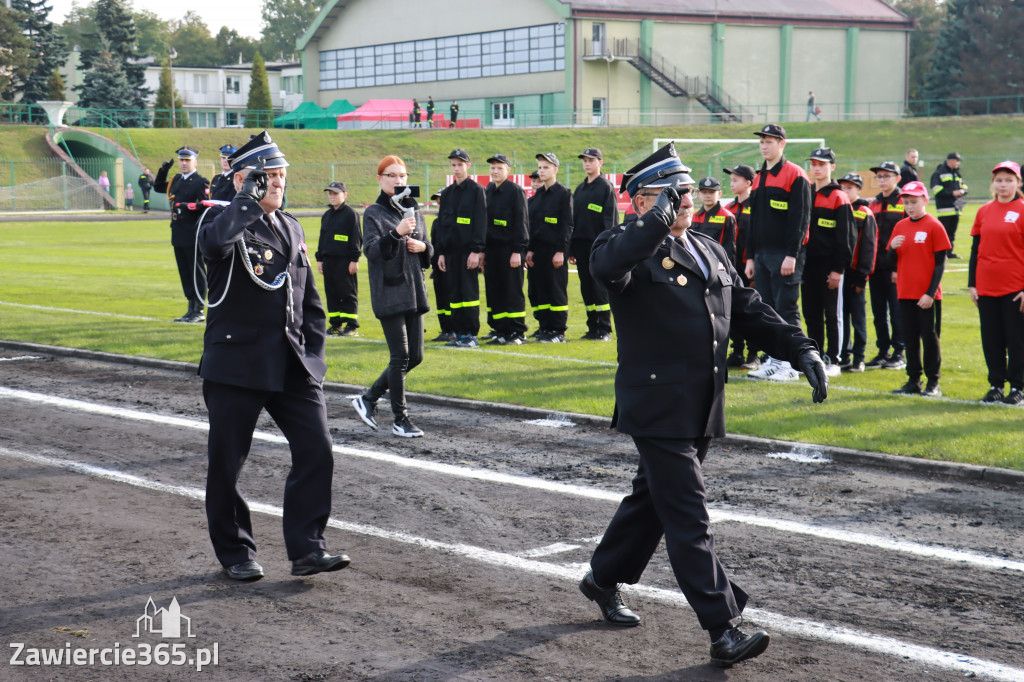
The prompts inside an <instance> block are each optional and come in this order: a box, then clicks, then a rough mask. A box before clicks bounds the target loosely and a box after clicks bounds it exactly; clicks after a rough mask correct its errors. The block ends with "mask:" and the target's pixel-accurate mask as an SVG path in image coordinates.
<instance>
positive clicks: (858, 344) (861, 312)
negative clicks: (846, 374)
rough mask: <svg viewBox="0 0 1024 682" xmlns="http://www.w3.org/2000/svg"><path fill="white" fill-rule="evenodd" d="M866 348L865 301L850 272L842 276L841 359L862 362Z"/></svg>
mask: <svg viewBox="0 0 1024 682" xmlns="http://www.w3.org/2000/svg"><path fill="white" fill-rule="evenodd" d="M867 346H868V316H867V301H866V300H865V296H864V290H863V289H861V290H860V291H857V285H856V283H855V282H854V281H853V275H852V274H851V271H850V270H847V271H846V274H845V275H844V276H843V350H842V353H841V357H842V358H843V359H845V358H850V357H852V359H853V361H854V362H863V360H864V353H865V351H866V350H867Z"/></svg>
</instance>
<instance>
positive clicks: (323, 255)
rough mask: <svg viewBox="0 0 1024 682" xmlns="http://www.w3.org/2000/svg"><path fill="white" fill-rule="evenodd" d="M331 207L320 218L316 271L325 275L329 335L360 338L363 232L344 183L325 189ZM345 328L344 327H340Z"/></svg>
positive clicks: (332, 184)
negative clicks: (359, 277)
mask: <svg viewBox="0 0 1024 682" xmlns="http://www.w3.org/2000/svg"><path fill="white" fill-rule="evenodd" d="M324 191H325V192H327V201H328V203H330V205H331V206H330V208H328V209H327V210H326V211H324V214H323V215H322V216H320V240H319V242H318V244H317V249H316V260H317V270H318V271H319V273H320V274H321V275H323V276H324V302H325V303H326V304H327V320H328V322H329V323H330V327H328V329H327V335H328V336H359V280H358V279H357V277H356V274H357V273H358V272H359V256H360V254H361V253H362V248H363V233H362V232H361V231H360V229H359V214H358V213H356V212H355V210H354V209H353V208H352V207H351V206H349V205H348V202H347V201H346V200H347V199H348V188H347V187H346V186H345V183H344V182H332V183H330V184H329V185H327V187H325V188H324ZM342 325H344V327H343V326H342Z"/></svg>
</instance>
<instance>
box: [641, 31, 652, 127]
mask: <svg viewBox="0 0 1024 682" xmlns="http://www.w3.org/2000/svg"><path fill="white" fill-rule="evenodd" d="M653 45H654V22H653V21H651V20H650V19H644V20H643V21H641V22H640V54H641V55H643V56H644V57H646V58H648V59H649V58H650V56H651V48H652V47H653ZM650 108H651V79H650V78H648V77H647V76H644V75H641V76H640V109H641V111H648V110H649V109H650Z"/></svg>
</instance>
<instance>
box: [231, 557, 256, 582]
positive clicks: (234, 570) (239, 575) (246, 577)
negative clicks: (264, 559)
mask: <svg viewBox="0 0 1024 682" xmlns="http://www.w3.org/2000/svg"><path fill="white" fill-rule="evenodd" d="M224 573H226V574H227V576H228V577H229V578H231V579H232V580H241V581H244V582H255V581H257V580H259V579H260V578H262V577H263V567H262V566H260V565H259V564H258V563H256V562H255V561H253V560H252V559H249V560H248V561H243V562H242V563H240V564H235V565H234V566H225V567H224Z"/></svg>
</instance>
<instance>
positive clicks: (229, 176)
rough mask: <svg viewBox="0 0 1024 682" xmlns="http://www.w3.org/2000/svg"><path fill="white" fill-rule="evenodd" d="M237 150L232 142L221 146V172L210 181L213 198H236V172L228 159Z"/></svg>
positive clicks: (229, 199)
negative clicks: (232, 169)
mask: <svg viewBox="0 0 1024 682" xmlns="http://www.w3.org/2000/svg"><path fill="white" fill-rule="evenodd" d="M236 151H238V150H237V149H235V147H234V146H233V145H230V144H226V145H224V146H223V147H221V148H220V174H219V175H215V176H214V178H213V180H211V181H210V198H211V199H216V200H217V201H231V200H232V199H234V198H235V174H234V173H233V172H232V171H231V162H230V161H228V157H230V156H231V155H232V154H234V153H235V152H236Z"/></svg>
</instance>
